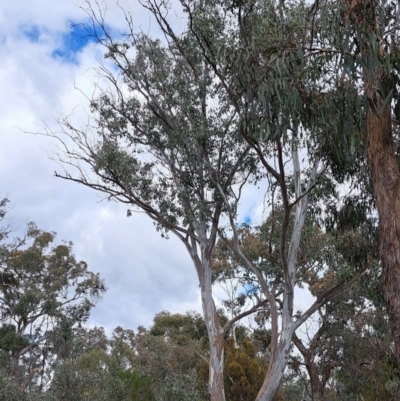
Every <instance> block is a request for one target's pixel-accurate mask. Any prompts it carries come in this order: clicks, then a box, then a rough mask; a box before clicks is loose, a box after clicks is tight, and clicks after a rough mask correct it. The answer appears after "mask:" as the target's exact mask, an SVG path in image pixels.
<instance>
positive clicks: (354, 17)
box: [347, 0, 400, 366]
mask: <svg viewBox="0 0 400 401" xmlns="http://www.w3.org/2000/svg"><path fill="white" fill-rule="evenodd" d="M380 7H382V6H381V5H380V4H379V2H377V1H375V0H369V1H365V2H360V1H352V2H351V4H350V5H349V6H348V11H347V16H348V18H349V19H350V21H351V22H352V23H353V24H354V26H355V29H356V32H357V33H358V37H359V39H360V42H361V43H360V48H361V51H360V53H361V57H362V59H363V63H364V67H363V72H362V74H363V80H364V93H365V96H366V97H367V99H368V103H369V107H368V110H367V114H366V133H367V154H368V162H369V167H370V174H371V181H372V184H373V188H374V195H375V200H376V206H377V210H378V216H379V231H380V253H381V264H382V280H383V288H384V296H385V301H386V308H387V312H388V316H389V323H390V327H391V333H392V337H393V341H394V344H395V354H396V358H397V364H398V366H400V172H399V166H398V163H399V162H398V159H397V157H396V152H395V146H394V140H393V132H392V109H391V106H392V94H393V89H394V83H393V80H392V77H391V73H392V72H391V70H390V69H388V68H385V67H386V66H385V64H384V61H385V60H387V59H388V58H389V59H390V54H389V53H388V49H385V47H384V43H383V37H384V31H385V28H386V27H384V26H383V24H382V20H380V19H379V11H380ZM393 45H394V43H393Z"/></svg>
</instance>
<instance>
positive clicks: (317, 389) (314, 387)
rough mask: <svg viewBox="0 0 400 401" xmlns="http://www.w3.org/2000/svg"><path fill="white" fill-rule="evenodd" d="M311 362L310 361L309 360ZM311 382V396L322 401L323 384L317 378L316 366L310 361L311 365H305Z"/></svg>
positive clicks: (315, 400) (314, 400)
mask: <svg viewBox="0 0 400 401" xmlns="http://www.w3.org/2000/svg"><path fill="white" fill-rule="evenodd" d="M311 363H312V362H311ZM306 368H307V371H308V375H309V376H310V382H311V396H312V399H313V401H324V390H325V384H324V383H322V382H321V381H320V379H319V375H318V373H319V372H318V368H317V367H316V366H315V365H314V363H312V365H311V366H306Z"/></svg>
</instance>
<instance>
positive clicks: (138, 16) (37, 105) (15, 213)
mask: <svg viewBox="0 0 400 401" xmlns="http://www.w3.org/2000/svg"><path fill="white" fill-rule="evenodd" d="M81 4H82V5H85V3H84V2H83V1H82V2H81ZM102 4H103V5H104V6H107V14H106V22H107V24H108V25H109V26H110V27H111V28H112V29H115V30H116V31H117V30H119V29H120V30H123V29H124V20H123V15H122V13H121V10H120V9H119V7H118V6H117V4H116V0H106V1H105V2H104V3H102ZM119 4H120V5H122V6H125V5H126V4H129V7H130V9H131V12H132V15H133V18H134V23H135V24H136V25H135V26H137V30H138V31H139V30H140V29H142V30H144V31H146V32H149V33H151V34H152V35H154V36H157V35H159V34H160V32H159V31H158V29H157V26H156V24H155V23H154V21H152V20H151V18H150V16H149V15H148V13H147V12H146V11H145V10H144V9H142V8H141V7H140V5H139V4H138V2H137V0H131V1H129V2H124V1H120V2H119ZM77 5H78V3H77V1H76V2H75V1H74V0H73V1H71V0H29V1H26V0H13V1H2V2H1V4H0V60H1V63H0V196H8V197H9V198H10V200H11V208H12V209H11V211H10V213H9V216H10V217H12V218H13V221H14V225H15V226H16V227H20V228H21V227H24V224H25V222H26V221H27V220H31V221H35V222H36V223H37V225H38V226H39V228H41V229H43V230H49V231H56V232H57V234H58V235H57V239H58V240H61V239H65V240H71V241H73V243H74V249H75V253H76V255H77V256H78V258H80V259H83V260H85V261H87V262H88V264H89V267H90V269H91V270H92V271H96V272H100V274H101V276H102V277H103V278H104V279H105V282H106V285H107V287H108V291H107V293H106V295H105V296H104V298H103V300H102V301H101V302H100V303H99V304H98V305H97V306H96V308H95V309H94V310H93V312H92V315H91V318H90V324H91V325H101V326H105V327H107V328H108V330H111V329H112V328H114V327H116V326H117V325H122V326H124V327H129V328H136V327H137V326H138V325H143V326H148V325H150V324H151V321H152V318H153V316H154V315H155V313H157V312H160V311H162V310H169V311H171V312H185V311H187V310H198V311H200V310H201V306H200V300H199V299H200V298H199V291H198V284H197V278H196V275H195V270H194V268H193V266H192V264H191V260H190V259H189V257H188V255H187V253H186V250H185V249H184V247H183V246H182V244H181V243H179V242H178V240H175V239H174V238H171V239H169V240H168V241H167V240H164V239H162V238H161V237H160V235H159V234H158V233H157V232H156V230H155V229H154V226H153V224H152V222H151V221H150V219H149V218H147V217H146V216H145V215H142V214H134V215H133V216H132V217H130V218H127V217H126V209H125V207H124V206H121V205H119V206H118V205H116V204H110V203H108V202H106V201H102V198H101V197H100V196H99V195H98V194H96V193H95V192H94V191H93V190H90V189H87V188H84V187H82V186H80V185H78V184H75V183H72V182H67V181H63V180H61V179H58V178H55V177H54V170H57V169H59V167H58V166H57V164H56V163H55V162H54V161H52V160H50V158H49V157H48V154H49V152H51V150H52V149H53V148H54V142H53V143H52V142H51V140H50V139H49V138H46V137H43V136H40V135H30V134H26V133H24V131H28V132H44V130H45V129H44V128H45V125H48V126H49V127H51V128H53V129H55V130H56V129H57V124H56V120H57V118H58V117H59V116H60V115H62V114H64V115H65V114H70V113H74V116H75V118H76V119H77V120H76V121H80V120H81V121H82V123H83V122H84V120H85V112H86V110H87V109H88V107H87V100H86V97H85V95H87V96H89V97H90V95H91V94H92V92H93V90H94V87H95V85H96V83H97V80H98V78H97V77H96V73H95V71H94V69H93V67H96V66H97V65H98V63H99V62H98V60H99V59H101V57H102V54H101V50H100V49H99V48H98V47H96V46H95V45H94V44H93V43H92V42H91V41H89V40H88V39H87V38H86V39H85V38H82V37H81V36H82V31H81V30H80V28H79V26H80V25H79V24H81V23H83V24H84V23H87V22H88V20H87V18H86V15H85V13H84V12H83V11H82V10H81V9H80V8H79V7H78V6H77ZM173 18H175V23H176V24H180V23H182V20H181V19H180V18H179V17H173ZM71 26H75V28H72V29H71ZM241 210H242V214H243V216H247V217H249V216H251V217H252V218H253V219H254V218H255V217H256V216H260V215H261V214H260V210H262V193H258V194H257V196H255V194H254V193H247V194H245V196H244V198H243V202H242V206H241ZM217 294H221V291H219V292H218V291H217Z"/></svg>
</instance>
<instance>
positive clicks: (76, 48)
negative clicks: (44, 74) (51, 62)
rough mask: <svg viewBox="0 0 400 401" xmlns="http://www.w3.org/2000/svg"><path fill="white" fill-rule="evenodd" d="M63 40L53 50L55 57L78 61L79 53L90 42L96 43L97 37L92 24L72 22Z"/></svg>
mask: <svg viewBox="0 0 400 401" xmlns="http://www.w3.org/2000/svg"><path fill="white" fill-rule="evenodd" d="M98 32H100V30H99V31H98ZM61 41H62V44H61V46H60V47H59V48H58V49H56V50H54V51H53V57H56V58H61V59H63V60H64V61H66V62H72V63H76V55H77V53H79V52H80V51H82V49H83V48H84V47H86V46H87V45H88V44H89V43H96V41H97V39H96V37H95V30H94V28H93V26H92V25H90V24H84V23H73V22H71V23H69V29H68V31H67V32H65V33H64V34H63V35H62V38H61Z"/></svg>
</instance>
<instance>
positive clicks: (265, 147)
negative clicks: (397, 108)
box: [56, 0, 358, 401]
mask: <svg viewBox="0 0 400 401" xmlns="http://www.w3.org/2000/svg"><path fill="white" fill-rule="evenodd" d="M141 3H142V5H143V6H144V7H146V8H147V9H148V10H149V11H150V12H151V13H152V15H153V17H154V18H155V19H156V21H157V23H158V26H159V28H160V29H161V31H162V33H163V34H164V36H165V41H164V42H161V41H159V40H154V39H152V38H150V37H149V36H148V35H145V34H143V33H139V34H137V33H136V32H135V30H134V26H133V22H132V18H131V16H130V15H129V13H126V15H125V16H126V21H127V22H128V32H127V33H126V34H125V35H124V36H123V37H119V38H118V37H117V38H116V37H113V35H111V33H110V32H109V31H108V30H107V28H106V25H105V22H104V15H103V14H102V13H101V11H99V12H97V10H94V9H93V8H92V7H91V5H90V2H87V8H86V11H87V12H88V14H89V15H90V17H91V18H92V21H93V27H94V32H95V33H94V35H95V36H96V38H97V40H98V41H99V42H100V43H101V44H102V45H103V46H104V47H105V49H106V54H105V56H106V58H108V59H110V60H111V61H112V63H113V64H114V67H115V68H114V70H113V71H111V70H108V69H107V68H106V67H105V66H104V65H102V66H101V67H100V69H99V71H100V73H101V74H102V75H103V76H104V77H105V78H107V80H108V83H109V84H110V87H109V89H106V90H102V91H101V93H100V94H99V95H98V96H95V97H94V99H93V100H92V101H91V107H92V112H93V116H92V117H91V118H92V119H93V120H92V121H91V123H90V125H88V126H87V127H84V128H79V127H76V126H75V125H74V124H73V123H72V122H71V120H69V119H68V118H66V119H64V120H63V121H62V127H63V130H64V134H66V137H63V136H62V135H59V136H58V139H59V140H60V143H61V146H62V147H63V150H62V151H60V152H59V153H58V156H57V157H58V159H59V161H61V162H63V163H65V164H64V165H69V166H71V165H72V166H74V167H76V168H77V170H75V173H72V172H71V171H68V170H65V171H64V172H62V173H56V175H57V176H59V177H62V178H65V179H67V180H72V181H75V182H78V183H81V184H83V185H86V186H88V187H91V188H93V189H96V190H98V191H100V192H103V193H104V194H105V196H106V197H108V198H109V199H112V200H116V201H118V202H121V203H124V204H126V205H127V208H128V214H130V213H131V212H132V211H135V210H140V211H142V212H145V213H146V214H147V215H148V216H149V217H150V218H151V219H152V220H153V221H154V222H155V225H156V227H157V229H158V230H160V231H161V234H162V235H168V233H173V234H174V235H176V236H177V237H178V238H179V239H180V240H181V241H182V243H183V244H184V246H185V247H186V249H187V250H188V252H189V254H190V256H191V258H192V261H193V264H194V266H195V269H196V272H197V275H198V278H199V284H200V291H201V298H202V304H203V312H204V318H205V322H206V326H207V331H208V337H209V343H210V369H209V391H210V396H211V400H212V401H222V400H224V399H225V396H224V385H223V346H224V334H225V333H226V331H227V330H228V329H229V328H230V327H231V326H232V325H233V324H234V323H235V322H236V321H238V320H239V319H240V318H242V317H244V316H246V315H248V314H250V313H252V312H255V311H257V310H258V309H259V308H260V306H262V305H265V304H267V303H268V305H269V310H270V319H271V355H270V359H269V365H268V371H267V374H266V376H265V379H264V382H263V385H262V387H261V389H260V391H259V393H258V395H257V400H263V401H266V400H271V399H272V398H273V396H274V394H275V393H276V391H277V389H278V387H279V383H280V381H281V379H282V377H283V374H284V370H285V367H286V364H287V362H288V356H289V351H290V346H291V342H292V337H293V334H294V332H295V330H296V329H297V328H298V327H300V325H301V324H303V323H304V322H305V321H306V320H307V319H308V318H309V317H310V316H311V315H312V314H313V313H314V312H315V311H316V310H317V309H318V308H319V307H321V306H322V305H324V304H325V303H327V302H329V301H330V300H331V299H333V298H334V297H335V296H337V295H338V294H339V293H340V292H341V291H342V289H343V286H344V284H345V282H346V279H344V280H342V281H341V282H338V283H335V284H333V285H332V287H331V288H327V289H326V291H324V292H322V293H321V294H319V296H318V297H317V299H316V301H315V303H314V304H313V305H311V306H310V308H308V309H307V310H306V311H305V312H304V313H302V314H300V315H298V316H294V287H295V284H296V271H297V270H298V268H299V264H301V260H300V259H301V254H299V246H300V238H301V232H302V229H303V228H304V224H305V217H306V213H307V209H308V204H309V196H310V194H312V192H311V191H312V190H313V191H314V192H315V193H316V194H317V195H315V196H316V197H317V198H318V196H319V195H320V196H322V195H321V194H325V193H326V192H327V191H328V190H329V191H328V192H329V194H330V196H331V198H332V197H333V198H334V197H335V196H337V191H336V190H335V189H332V188H334V187H335V186H336V185H337V180H336V178H335V176H334V174H333V172H332V169H331V168H330V166H329V165H328V164H327V163H325V164H324V163H322V162H321V155H320V153H321V152H320V147H321V146H320V145H319V141H320V140H321V138H324V137H326V136H327V135H329V134H330V133H331V131H333V130H335V129H336V127H337V126H339V127H342V131H343V130H351V129H353V127H354V125H356V124H357V122H358V120H357V118H356V117H357V115H356V116H354V110H355V109H354V107H353V104H354V103H355V102H347V103H348V105H349V107H346V108H345V110H344V112H343V113H341V114H339V117H340V119H339V120H338V113H337V112H336V111H335V109H334V108H333V106H337V105H338V104H339V103H342V102H343V99H344V100H345V101H347V100H346V99H348V98H349V97H350V98H351V99H352V100H353V99H355V100H358V94H357V92H356V91H354V90H350V89H352V88H351V87H350V86H346V85H343V86H342V87H340V88H334V90H332V91H329V92H328V93H323V90H321V88H320V86H319V85H318V82H319V81H320V80H321V79H323V78H324V74H323V71H322V70H321V68H318V66H319V64H318V57H317V56H316V55H314V54H313V53H312V52H310V54H308V55H305V53H304V50H303V48H304V47H307V46H308V44H309V43H310V41H311V42H312V37H313V33H312V32H311V31H312V29H310V28H309V26H307V24H304V19H307V18H308V11H309V10H308V7H307V6H306V5H305V3H299V4H292V3H290V4H284V3H283V2H280V3H279V4H278V3H277V4H275V3H274V2H258V1H250V0H248V1H247V0H246V1H242V2H229V1H216V0H214V1H203V0H190V1H185V0H181V1H180V2H179V3H180V5H181V6H182V10H183V12H184V13H186V16H187V27H186V29H185V30H184V31H183V33H177V32H175V31H174V29H173V27H172V25H171V24H170V22H169V20H168V15H169V14H168V13H169V4H168V2H165V1H161V0H160V1H157V0H148V1H142V2H141ZM313 63H316V64H317V68H311V66H312V65H313ZM115 71H117V72H115ZM324 88H326V85H325V87H324ZM324 90H325V89H324ZM322 98H323V99H324V100H325V101H321V99H322ZM326 99H327V100H326ZM347 103H345V104H346V106H347ZM346 113H347V114H346ZM353 123H354V124H353ZM71 140H72V145H71ZM343 148H344V149H345V148H346V146H343ZM346 151H347V150H346ZM347 153H348V152H347ZM85 165H86V167H88V168H89V169H91V171H90V172H89V171H88V170H85ZM263 178H265V179H266V181H267V182H268V184H267V185H266V187H267V190H268V193H269V199H270V201H269V206H270V207H271V208H274V207H276V204H277V203H279V204H280V205H281V206H282V210H283V218H282V224H281V227H279V229H278V230H277V232H279V237H280V240H279V245H277V246H278V248H279V251H278V253H277V255H278V256H277V257H278V260H277V261H276V263H277V266H278V269H279V271H280V278H279V280H276V277H277V276H276V275H275V276H273V277H271V276H268V275H265V274H264V273H263V271H262V269H260V266H259V263H258V262H257V261H256V260H255V261H253V260H251V257H250V256H248V255H246V251H245V250H244V249H243V247H242V245H241V241H240V236H241V234H240V232H239V230H238V229H237V225H238V224H237V223H238V219H237V210H238V205H239V201H240V199H241V194H242V191H243V190H244V189H246V187H248V186H250V185H260V182H261V181H260V180H261V179H263ZM266 181H264V182H266ZM264 182H263V184H264ZM327 189H328V190H327ZM324 196H325V195H324ZM327 197H329V196H328V195H327ZM320 199H321V198H320ZM291 217H293V219H291ZM291 221H292V222H293V224H291V223H290V222H291ZM226 222H227V223H226ZM218 236H219V237H220V238H222V239H223V240H224V241H225V242H226V243H227V244H230V246H231V247H232V250H233V251H234V252H235V254H236V255H237V257H238V258H240V260H241V262H242V265H243V266H245V268H246V269H247V270H248V271H249V272H250V273H251V274H252V275H253V276H254V277H255V279H256V280H257V282H258V284H259V286H260V288H261V293H262V297H261V298H260V302H259V303H257V304H256V305H254V306H253V307H252V308H250V309H249V310H247V311H244V312H242V313H239V314H238V315H236V316H234V317H233V318H232V319H230V321H228V322H227V323H225V324H222V323H221V321H220V319H219V316H218V311H217V309H216V307H215V304H214V301H213V297H212V283H213V274H212V268H211V258H212V251H213V248H214V246H215V243H216V240H217V237H218ZM281 278H282V279H281ZM279 309H280V311H281V316H280V315H279Z"/></svg>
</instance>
